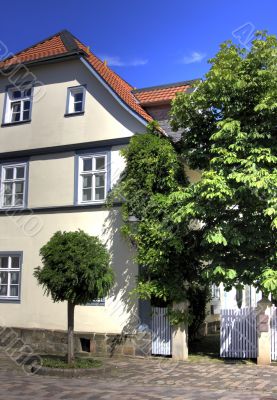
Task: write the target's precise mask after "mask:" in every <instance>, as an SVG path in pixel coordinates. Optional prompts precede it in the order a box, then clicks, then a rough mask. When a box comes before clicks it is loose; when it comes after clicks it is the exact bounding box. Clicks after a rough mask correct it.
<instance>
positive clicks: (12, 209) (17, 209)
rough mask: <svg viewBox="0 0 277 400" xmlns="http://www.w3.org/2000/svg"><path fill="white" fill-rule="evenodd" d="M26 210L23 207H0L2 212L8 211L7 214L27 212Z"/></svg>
mask: <svg viewBox="0 0 277 400" xmlns="http://www.w3.org/2000/svg"><path fill="white" fill-rule="evenodd" d="M26 209H27V207H26V206H21V207H18V206H9V207H0V211H3V212H5V211H7V212H9V211H19V210H26Z"/></svg>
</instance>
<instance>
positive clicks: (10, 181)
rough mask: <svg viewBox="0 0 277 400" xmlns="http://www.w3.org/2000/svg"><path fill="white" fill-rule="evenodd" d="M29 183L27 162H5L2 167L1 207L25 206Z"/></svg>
mask: <svg viewBox="0 0 277 400" xmlns="http://www.w3.org/2000/svg"><path fill="white" fill-rule="evenodd" d="M26 185H27V163H18V164H4V165H2V167H1V207H2V208H12V207H24V205H25V204H24V203H25V198H26Z"/></svg>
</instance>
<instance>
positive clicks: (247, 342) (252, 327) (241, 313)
mask: <svg viewBox="0 0 277 400" xmlns="http://www.w3.org/2000/svg"><path fill="white" fill-rule="evenodd" d="M220 357H225V358H256V357H257V318H256V310H255V309H254V308H241V309H226V310H221V321H220Z"/></svg>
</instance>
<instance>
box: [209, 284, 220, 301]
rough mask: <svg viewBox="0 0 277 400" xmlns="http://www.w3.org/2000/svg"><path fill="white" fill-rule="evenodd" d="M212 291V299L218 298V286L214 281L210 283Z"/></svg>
mask: <svg viewBox="0 0 277 400" xmlns="http://www.w3.org/2000/svg"><path fill="white" fill-rule="evenodd" d="M211 291H212V299H220V287H219V286H217V285H216V284H215V283H213V284H212V287H211Z"/></svg>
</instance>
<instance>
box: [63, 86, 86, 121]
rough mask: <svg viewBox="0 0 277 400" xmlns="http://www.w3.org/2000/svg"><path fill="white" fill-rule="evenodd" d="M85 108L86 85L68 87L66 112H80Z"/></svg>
mask: <svg viewBox="0 0 277 400" xmlns="http://www.w3.org/2000/svg"><path fill="white" fill-rule="evenodd" d="M84 110H85V87H84V86H76V87H72V88H69V89H68V93H67V110H66V114H79V113H83V112H84Z"/></svg>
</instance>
